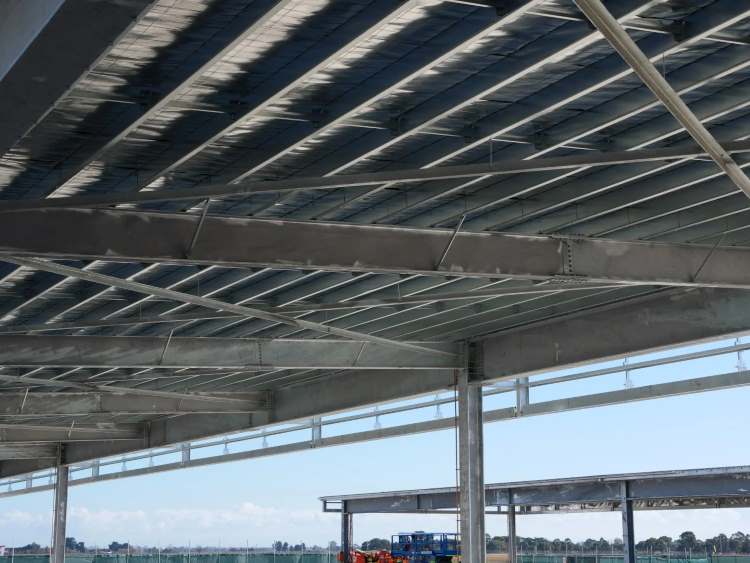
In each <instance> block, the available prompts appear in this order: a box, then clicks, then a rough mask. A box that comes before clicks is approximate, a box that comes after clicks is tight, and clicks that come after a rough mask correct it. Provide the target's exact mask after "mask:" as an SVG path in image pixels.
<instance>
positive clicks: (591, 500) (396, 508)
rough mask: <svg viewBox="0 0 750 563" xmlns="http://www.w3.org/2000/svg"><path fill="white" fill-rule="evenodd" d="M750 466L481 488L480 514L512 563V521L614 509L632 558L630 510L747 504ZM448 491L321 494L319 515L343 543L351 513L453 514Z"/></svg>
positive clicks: (451, 491)
mask: <svg viewBox="0 0 750 563" xmlns="http://www.w3.org/2000/svg"><path fill="white" fill-rule="evenodd" d="M749 485H750V469H749V468H748V467H722V468H714V469H693V470H683V471H656V472H651V473H631V474H622V475H596V476H593V477H573V478H567V479H548V480H543V481H527V482H517V483H494V484H491V485H485V488H484V498H485V505H486V507H487V508H486V514H489V515H495V514H502V515H504V516H505V517H506V520H507V523H508V556H509V560H510V561H511V562H512V563H515V562H516V561H517V560H518V553H517V548H516V546H517V536H516V516H517V515H521V516H522V515H532V514H560V513H571V512H606V511H619V512H620V513H621V514H622V522H623V528H622V529H623V548H624V550H625V553H624V555H625V560H626V561H627V560H629V559H632V558H633V557H634V556H635V551H634V540H633V538H634V529H635V528H634V522H633V511H634V510H686V509H697V508H731V507H745V506H748V505H750V486H749ZM457 498H458V495H457V491H456V489H455V487H454V488H450V487H449V488H443V489H419V490H413V491H393V492H385V493H370V494H358V495H340V496H328V497H322V498H321V499H320V500H321V501H322V502H323V510H324V511H325V512H340V513H341V521H342V541H346V540H347V538H349V537H351V533H352V528H353V517H354V515H355V514H373V513H380V514H383V513H388V514H451V513H453V512H455V511H456V510H458V509H459V506H458V505H459V503H458V502H457Z"/></svg>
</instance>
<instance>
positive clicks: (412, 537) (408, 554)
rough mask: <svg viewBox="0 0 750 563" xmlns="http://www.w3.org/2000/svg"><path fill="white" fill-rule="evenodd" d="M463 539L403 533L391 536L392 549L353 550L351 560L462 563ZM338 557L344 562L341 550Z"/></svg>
mask: <svg viewBox="0 0 750 563" xmlns="http://www.w3.org/2000/svg"><path fill="white" fill-rule="evenodd" d="M460 552H461V541H460V539H459V536H458V534H450V533H445V532H424V531H417V532H406V533H404V532H402V533H400V534H396V535H394V536H392V537H391V550H390V551H387V550H376V551H362V550H360V549H353V550H352V551H351V553H350V555H349V562H350V563H459V562H460V560H461V558H460ZM338 560H339V561H341V562H343V561H344V553H343V552H340V553H339V557H338Z"/></svg>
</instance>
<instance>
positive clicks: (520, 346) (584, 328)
mask: <svg viewBox="0 0 750 563" xmlns="http://www.w3.org/2000/svg"><path fill="white" fill-rule="evenodd" d="M747 307H750V293H746V292H744V291H737V290H721V289H701V290H694V291H686V292H665V293H661V294H657V295H655V296H650V297H646V298H641V299H634V300H632V301H631V302H630V303H628V302H625V303H624V304H620V305H619V306H612V307H601V308H598V309H594V310H593V311H588V312H585V313H579V314H571V315H568V316H565V317H562V318H560V319H555V320H552V321H548V322H540V323H536V324H531V325H528V326H525V327H520V328H517V329H514V330H508V331H506V332H501V333H499V334H497V335H494V336H488V337H486V338H485V339H483V340H482V346H483V348H482V349H483V369H484V373H485V377H487V378H490V379H493V378H501V379H504V378H514V377H518V376H520V375H529V374H532V373H539V372H542V371H545V370H549V369H554V368H557V367H562V366H573V365H578V364H585V363H589V362H593V361H600V360H604V359H608V358H613V357H620V356H623V355H630V354H633V353H645V352H647V351H650V350H659V349H665V348H670V347H673V346H677V345H686V344H689V343H696V342H701V341H708V340H716V339H719V338H723V337H729V336H732V335H738V334H742V333H745V332H747V331H748V330H750V320H748V318H747V315H745V311H747Z"/></svg>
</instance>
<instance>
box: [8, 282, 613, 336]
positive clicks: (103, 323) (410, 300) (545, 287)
mask: <svg viewBox="0 0 750 563" xmlns="http://www.w3.org/2000/svg"><path fill="white" fill-rule="evenodd" d="M616 287H623V285H622V284H586V283H581V282H577V283H569V284H565V283H559V284H552V285H550V284H547V283H540V284H535V285H533V286H532V287H528V288H525V287H516V288H502V287H499V288H496V289H478V290H475V291H464V292H445V293H428V294H418V295H414V296H411V297H401V298H393V299H355V300H352V301H338V302H333V303H325V302H319V303H316V302H312V303H307V304H306V303H304V302H303V303H301V304H299V305H289V306H286V305H285V306H281V307H279V309H278V310H279V311H283V312H284V313H305V312H308V311H338V310H344V311H347V310H350V309H360V308H368V309H369V308H374V307H398V306H399V305H411V304H428V303H434V302H437V301H466V300H471V299H481V298H482V297H505V296H515V295H537V294H539V295H542V294H549V293H562V292H567V291H584V290H592V289H612V288H616ZM250 305H251V306H252V307H257V308H261V309H263V308H266V307H271V305H270V304H269V303H268V302H259V303H255V302H252V301H251V302H250ZM242 318H245V317H241V316H239V315H234V314H231V313H210V312H206V313H192V314H191V313H186V314H182V315H157V316H148V317H136V318H119V317H113V318H109V319H101V320H91V321H87V320H85V319H79V320H76V321H61V322H51V323H36V324H24V325H11V326H8V327H5V328H1V327H0V335H2V334H18V333H27V332H51V331H58V330H74V329H83V328H99V327H109V326H138V325H146V324H161V323H184V322H188V321H203V320H216V319H242Z"/></svg>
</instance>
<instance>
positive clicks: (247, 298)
mask: <svg viewBox="0 0 750 563" xmlns="http://www.w3.org/2000/svg"><path fill="white" fill-rule="evenodd" d="M208 270H210V268H207V269H206V270H204V271H208ZM265 271H266V270H260V271H257V272H254V273H253V274H251V275H250V276H244V275H241V276H239V279H234V278H237V276H234V278H233V280H230V282H227V280H226V276H223V277H222V280H223V281H222V282H221V283H220V284H214V285H215V287H211V286H208V287H204V288H203V291H206V293H204V296H206V297H209V296H212V295H216V294H218V293H220V292H223V291H225V290H226V289H227V288H230V287H232V285H233V284H236V283H241V282H244V281H246V280H247V279H249V278H251V277H253V276H255V275H257V274H260V273H263V272H265ZM289 274H294V275H293V276H291V280H290V279H289V278H290V276H289ZM285 275H286V279H285V280H284V282H283V283H281V285H280V286H279V282H278V280H276V278H274V279H275V281H274V283H273V286H270V285H269V284H261V286H260V287H256V286H253V291H252V293H251V294H250V295H247V293H246V292H245V293H243V294H242V296H241V297H236V296H233V298H234V299H235V302H236V303H239V304H244V303H249V302H251V301H253V300H254V299H258V298H262V297H263V296H264V295H267V294H268V293H270V292H271V291H274V292H275V291H276V290H280V289H283V288H284V286H285V285H288V284H292V283H295V281H300V280H301V279H304V277H305V276H300V275H299V274H296V273H294V272H286V273H285ZM380 279H382V278H378V286H381V287H382V282H381V281H379V280H380ZM393 279H395V280H398V279H399V278H393ZM391 283H393V281H392V282H391ZM169 287H179V283H178V284H174V285H173V286H169ZM333 289H334V290H335V287H334V288H333ZM367 293H368V292H367V291H365V292H364V294H367ZM362 294H363V292H362V291H361V290H360V291H357V292H356V293H352V292H351V291H348V292H347V297H358V296H360V295H362ZM312 295H314V292H313V293H309V294H305V295H303V296H300V297H310V296H312ZM149 297H150V296H149ZM149 297H147V298H146V299H148V298H149ZM294 301H296V299H292V302H294ZM139 303H140V302H139V301H136V302H135V303H130V304H128V305H127V306H125V307H124V308H121V309H118V310H117V311H115V312H113V313H111V314H110V315H109V316H115V315H118V314H122V313H123V312H125V311H127V310H129V309H133V307H136V306H139ZM184 307H186V305H185V304H181V305H179V306H176V307H175V306H171V307H169V308H168V310H167V311H165V312H166V313H171V312H174V311H179V310H180V309H182V308H184ZM238 319H239V317H238ZM233 322H238V321H236V320H235V321H233ZM40 369H41V368H40ZM73 371H75V370H73ZM146 371H148V370H146ZM70 373H72V372H68V373H64V374H62V375H61V376H60V377H61V378H63V377H66V376H67V375H69V374H70ZM106 373H107V372H103V373H102V374H99V375H95V376H94V378H98V377H100V376H102V375H105V374H106ZM185 375H186V377H188V376H189V374H187V373H186V374H185ZM152 379H153V378H152Z"/></svg>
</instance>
